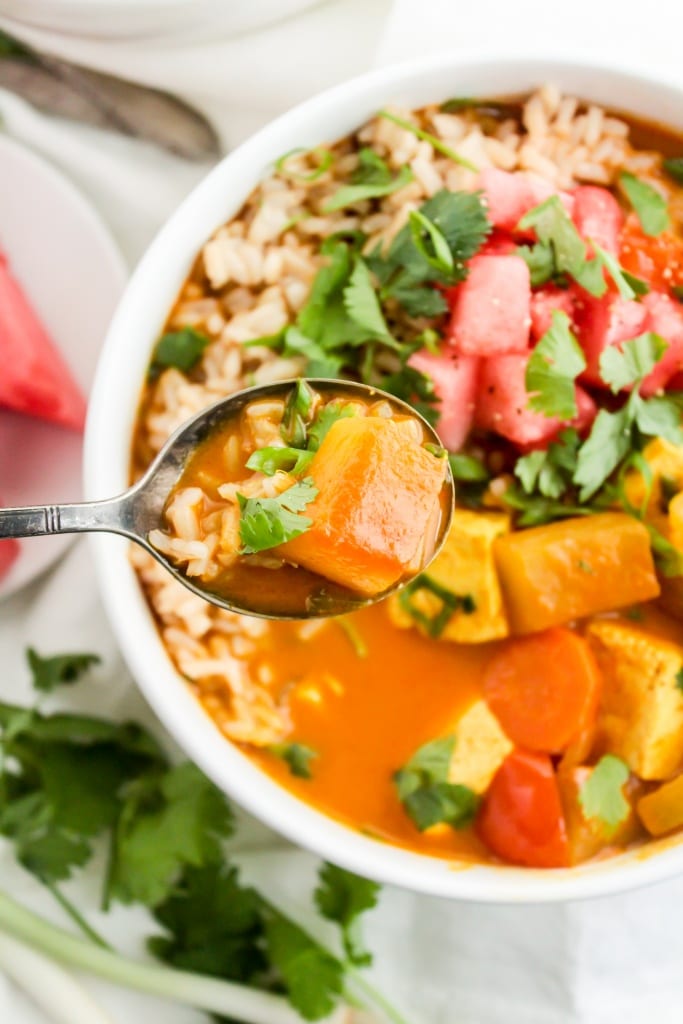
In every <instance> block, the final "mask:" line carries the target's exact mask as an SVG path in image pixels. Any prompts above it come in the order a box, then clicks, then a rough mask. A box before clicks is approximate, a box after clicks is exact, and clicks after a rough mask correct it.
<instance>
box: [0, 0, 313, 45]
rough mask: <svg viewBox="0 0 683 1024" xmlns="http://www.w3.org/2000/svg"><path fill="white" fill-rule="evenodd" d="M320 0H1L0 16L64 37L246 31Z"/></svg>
mask: <svg viewBox="0 0 683 1024" xmlns="http://www.w3.org/2000/svg"><path fill="white" fill-rule="evenodd" d="M318 2H320V0H0V17H4V18H11V19H13V20H14V21H15V22H16V25H17V26H20V25H23V26H26V27H32V28H39V29H46V30H48V31H51V32H58V33H62V34H64V35H75V36H78V35H80V36H88V37H91V38H97V37H99V38H106V37H109V38H111V37H117V38H120V39H133V38H136V37H138V38H140V37H150V36H157V37H158V36H177V35H178V34H179V33H185V32H189V33H194V32H195V31H197V30H205V29H207V28H210V29H211V30H212V31H213V30H216V31H220V32H221V33H222V34H226V35H233V34H237V33H240V32H247V31H250V30H251V29H255V28H258V27H260V26H263V25H266V24H268V23H269V22H273V21H279V20H281V19H283V18H288V17H290V16H291V15H293V14H296V13H298V12H299V11H303V10H305V9H306V8H307V7H312V6H313V5H314V4H315V3H318Z"/></svg>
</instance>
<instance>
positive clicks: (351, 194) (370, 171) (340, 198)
mask: <svg viewBox="0 0 683 1024" xmlns="http://www.w3.org/2000/svg"><path fill="white" fill-rule="evenodd" d="M413 177H414V175H413V172H412V171H411V169H410V168H409V167H402V168H401V169H400V171H399V172H398V174H396V175H393V174H392V173H391V170H390V169H389V166H388V164H387V163H386V161H385V160H383V159H382V157H381V156H380V155H379V153H376V152H375V150H374V149H370V148H367V147H366V148H364V149H361V150H360V152H359V153H358V167H357V168H356V170H355V171H354V172H353V174H352V175H351V184H350V185H343V186H342V187H341V188H340V189H339V190H338V191H337V192H335V193H334V195H333V196H332V197H331V198H330V199H328V200H327V202H326V203H325V205H324V206H323V213H334V212H335V211H336V210H343V209H344V208H345V207H347V206H354V205H355V204H356V203H360V202H363V201H364V200H366V199H381V198H383V197H384V196H390V195H391V194H392V193H393V192H398V191H399V190H400V189H402V188H405V186H406V185H409V184H410V182H411V181H412V180H413Z"/></svg>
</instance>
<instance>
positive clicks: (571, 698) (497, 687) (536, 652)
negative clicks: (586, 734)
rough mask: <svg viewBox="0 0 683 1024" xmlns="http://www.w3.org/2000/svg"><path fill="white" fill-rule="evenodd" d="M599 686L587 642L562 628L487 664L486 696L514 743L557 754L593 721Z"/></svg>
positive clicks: (515, 645) (509, 648)
mask: <svg viewBox="0 0 683 1024" xmlns="http://www.w3.org/2000/svg"><path fill="white" fill-rule="evenodd" d="M599 684H600V676H599V672H598V667H597V665H596V662H595V658H594V657H593V653H592V651H591V649H590V647H589V646H588V643H587V642H586V641H585V640H584V639H583V637H580V636H578V635H577V634H576V633H572V632H571V630H568V629H560V628H557V629H548V630H546V632H545V633H537V634H535V635H534V636H530V637H523V638H521V639H519V640H511V641H509V642H508V643H506V644H505V645H504V646H503V647H502V648H501V649H500V651H499V652H498V653H497V654H496V655H495V656H494V657H493V659H492V660H491V661H490V662H489V664H488V667H487V669H486V673H485V676H484V696H485V697H486V700H487V703H488V705H489V708H490V709H491V711H492V712H493V713H494V715H495V716H496V718H497V719H498V721H499V722H500V724H501V725H502V727H503V729H504V730H505V732H506V733H507V735H508V736H509V737H510V739H511V740H512V741H513V743H517V744H519V746H521V747H526V748H527V749H528V750H543V751H545V752H547V753H549V754H556V753H559V752H560V751H562V750H564V749H565V748H566V747H568V746H569V744H570V743H572V742H573V741H574V740H576V739H577V738H578V736H579V735H580V734H581V732H582V731H583V730H585V729H586V727H587V726H588V725H589V723H590V721H591V720H592V718H593V717H594V715H595V711H596V706H597V698H598V690H599Z"/></svg>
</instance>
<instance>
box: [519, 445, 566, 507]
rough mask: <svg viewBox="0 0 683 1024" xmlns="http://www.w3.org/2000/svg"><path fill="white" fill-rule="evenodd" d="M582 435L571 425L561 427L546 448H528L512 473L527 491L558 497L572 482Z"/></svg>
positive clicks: (528, 492) (527, 492)
mask: <svg viewBox="0 0 683 1024" xmlns="http://www.w3.org/2000/svg"><path fill="white" fill-rule="evenodd" d="M580 444H581V439H580V437H579V435H578V433H577V431H576V430H574V429H569V430H563V431H562V433H561V434H560V436H559V438H558V440H557V441H551V443H550V444H549V445H548V447H547V448H546V449H543V450H538V451H533V452H529V454H528V455H523V456H521V457H520V458H519V459H517V462H516V464H515V476H516V477H517V479H518V480H519V482H520V483H521V485H522V487H523V488H524V491H525V492H526V494H533V493H534V492H535V491H537V490H538V491H539V493H540V494H542V495H543V496H544V497H545V498H559V497H561V496H562V495H563V494H564V493H565V492H566V490H567V489H568V487H569V486H570V484H571V481H572V476H573V474H574V472H575V470H576V459H577V455H578V450H579V447H580Z"/></svg>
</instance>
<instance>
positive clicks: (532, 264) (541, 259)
mask: <svg viewBox="0 0 683 1024" xmlns="http://www.w3.org/2000/svg"><path fill="white" fill-rule="evenodd" d="M516 251H517V255H518V256H521V257H522V259H523V260H524V262H525V263H526V265H527V267H528V268H529V276H530V278H531V287H532V288H538V287H540V285H542V284H547V282H548V281H550V280H552V278H553V277H555V274H556V268H555V253H554V250H553V247H552V245H551V244H550V243H549V242H536V244H535V245H518V246H517V250H516Z"/></svg>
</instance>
